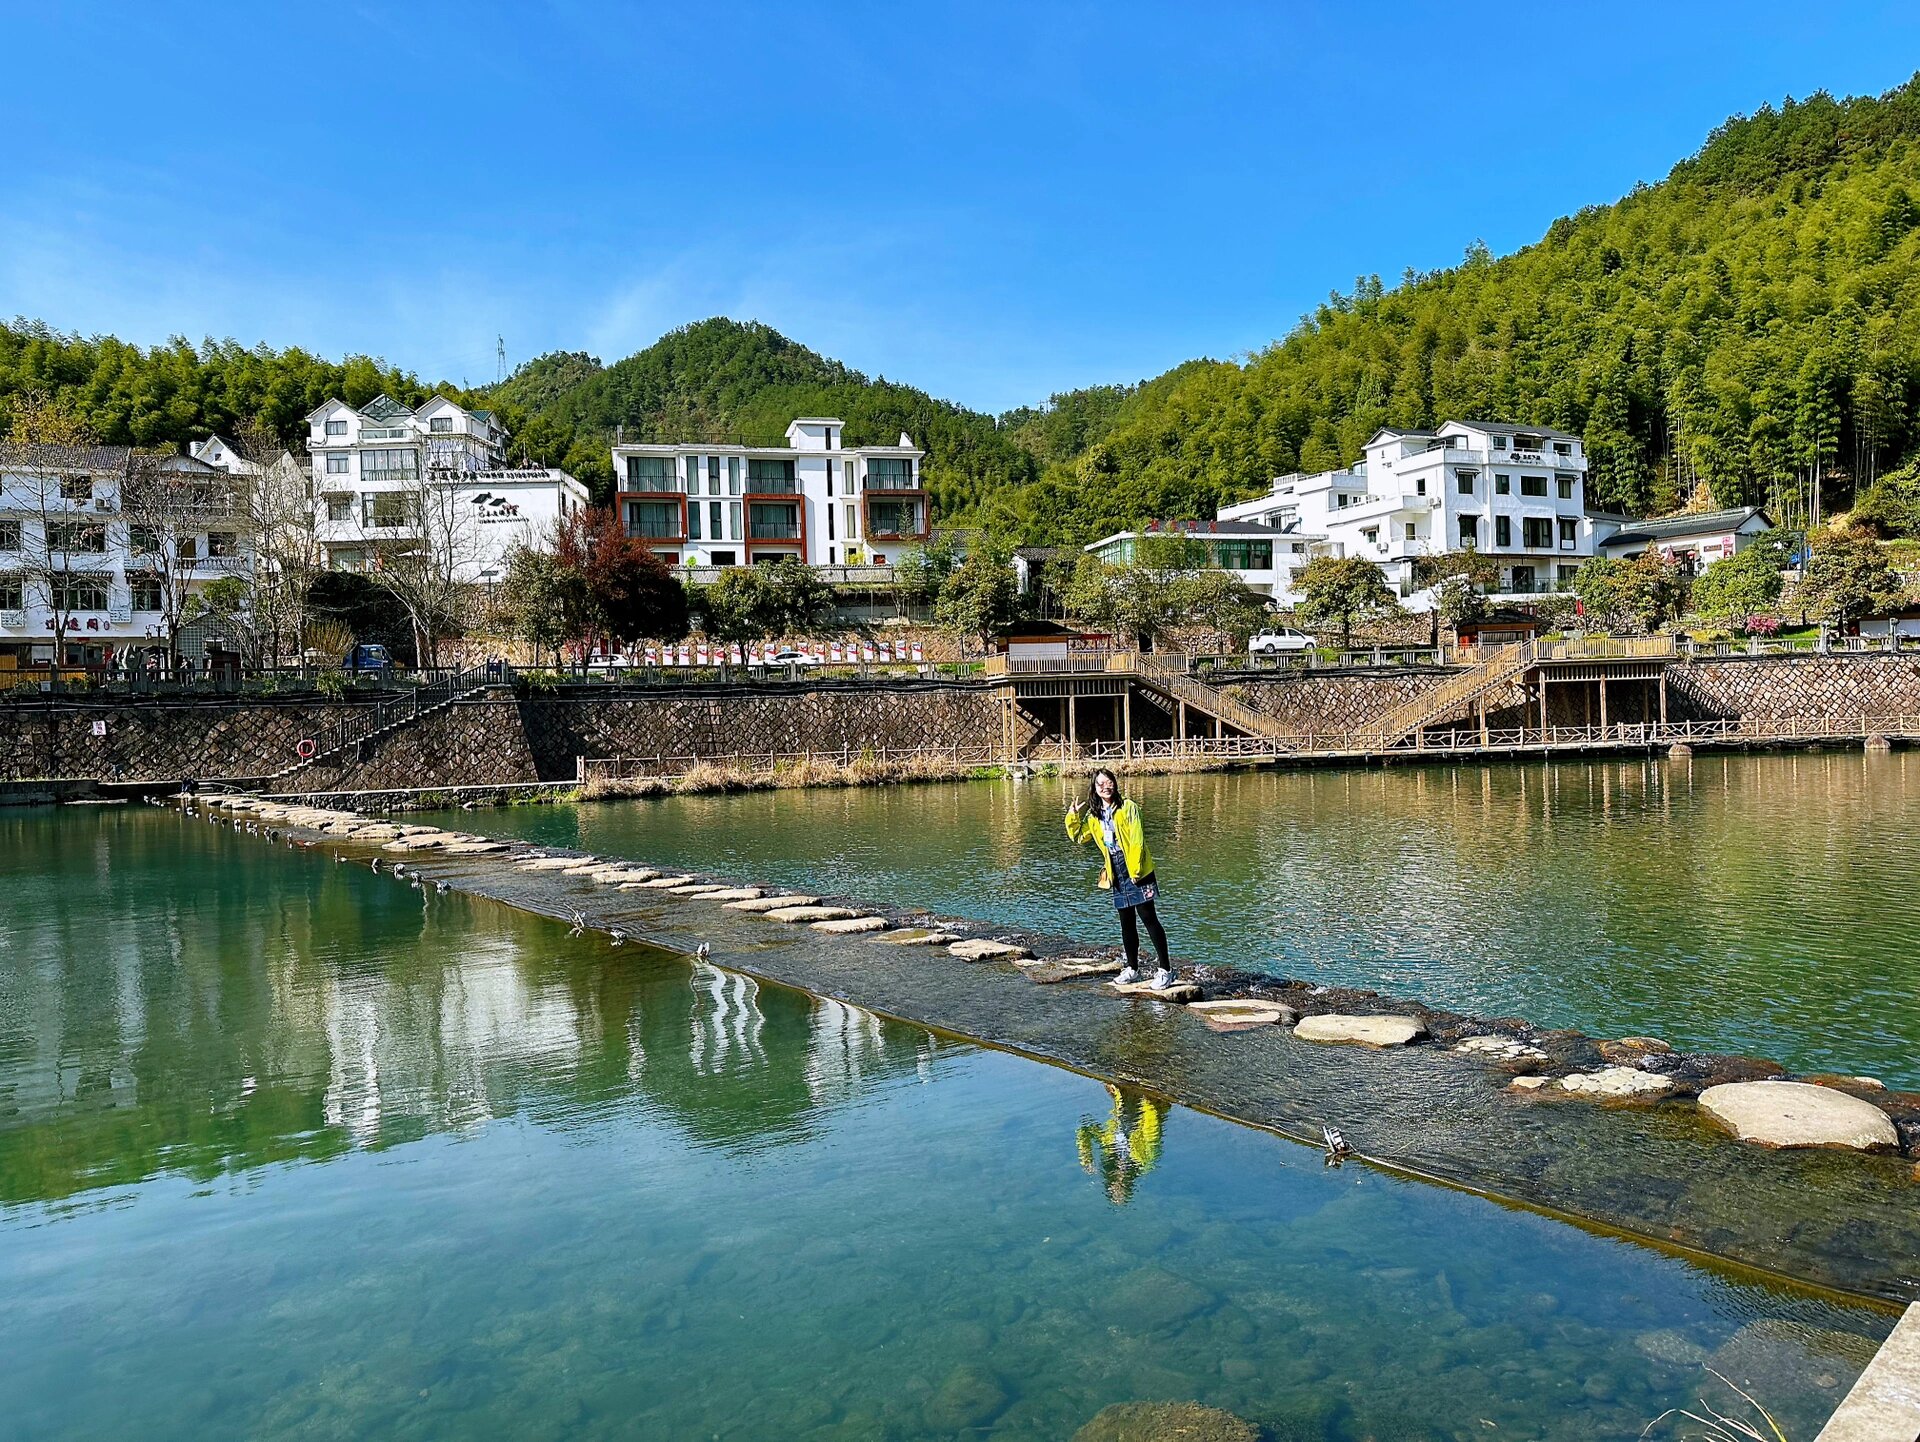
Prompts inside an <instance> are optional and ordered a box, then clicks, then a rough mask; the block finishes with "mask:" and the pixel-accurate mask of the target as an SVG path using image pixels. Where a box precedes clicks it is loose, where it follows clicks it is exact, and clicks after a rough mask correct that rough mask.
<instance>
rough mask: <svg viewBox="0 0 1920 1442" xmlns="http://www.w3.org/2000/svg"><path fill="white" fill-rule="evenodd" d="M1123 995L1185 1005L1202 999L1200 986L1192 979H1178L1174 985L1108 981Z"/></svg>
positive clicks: (1109, 984)
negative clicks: (1147, 997)
mask: <svg viewBox="0 0 1920 1442" xmlns="http://www.w3.org/2000/svg"><path fill="white" fill-rule="evenodd" d="M1107 985H1108V986H1110V987H1112V988H1113V989H1114V990H1115V991H1117V992H1119V993H1120V994H1121V995H1122V996H1150V997H1153V998H1154V999H1155V1000H1157V1001H1171V1002H1177V1003H1179V1004H1181V1005H1183V1006H1184V1005H1185V1004H1186V1003H1188V1002H1194V1001H1198V1000H1200V988H1199V986H1198V985H1197V984H1196V983H1194V982H1191V981H1176V982H1175V983H1174V984H1173V985H1172V986H1155V985H1154V984H1153V983H1152V982H1150V981H1130V982H1128V983H1127V984H1126V985H1125V986H1122V985H1121V984H1120V983H1119V982H1117V981H1110V982H1108V983H1107Z"/></svg>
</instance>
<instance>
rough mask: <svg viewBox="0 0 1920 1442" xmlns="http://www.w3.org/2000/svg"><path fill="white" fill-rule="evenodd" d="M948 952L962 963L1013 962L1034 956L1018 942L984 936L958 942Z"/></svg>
mask: <svg viewBox="0 0 1920 1442" xmlns="http://www.w3.org/2000/svg"><path fill="white" fill-rule="evenodd" d="M947 950H948V951H949V952H950V953H952V954H953V955H954V956H957V957H959V958H960V959H961V960H962V961H1013V960H1015V959H1017V958H1019V957H1023V956H1032V955H1033V953H1032V952H1031V951H1029V950H1028V949H1027V948H1026V947H1024V946H1021V945H1019V944H1018V943H1017V942H1012V941H991V940H989V939H988V938H986V937H984V936H973V937H968V938H967V939H966V940H965V941H956V942H954V943H953V945H951V946H949V947H948V948H947Z"/></svg>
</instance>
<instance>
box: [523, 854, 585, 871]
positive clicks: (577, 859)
mask: <svg viewBox="0 0 1920 1442" xmlns="http://www.w3.org/2000/svg"><path fill="white" fill-rule="evenodd" d="M592 860H593V858H592V857H591V856H536V857H534V858H532V859H531V860H529V861H522V862H520V863H518V865H519V867H520V869H521V870H522V871H565V870H566V869H567V868H568V867H569V866H578V865H580V864H581V863H582V862H583V861H592Z"/></svg>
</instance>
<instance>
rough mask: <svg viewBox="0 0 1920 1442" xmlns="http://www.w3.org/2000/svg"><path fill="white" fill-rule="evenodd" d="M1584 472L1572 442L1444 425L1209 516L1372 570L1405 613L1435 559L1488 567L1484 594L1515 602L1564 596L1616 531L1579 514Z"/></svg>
mask: <svg viewBox="0 0 1920 1442" xmlns="http://www.w3.org/2000/svg"><path fill="white" fill-rule="evenodd" d="M1586 473H1587V458H1586V454H1585V450H1584V448H1583V447H1582V446H1581V444H1580V438H1579V437H1578V436H1573V435H1568V434H1567V433H1566V432H1564V431H1555V430H1548V429H1546V428H1544V427H1541V426H1520V425H1509V424H1506V423H1505V422H1492V421H1449V422H1447V423H1446V424H1445V425H1443V426H1441V427H1440V428H1439V429H1438V430H1435V431H1413V430H1393V429H1387V430H1382V431H1380V432H1379V433H1378V434H1377V435H1375V436H1374V437H1373V439H1372V440H1370V441H1368V442H1367V446H1366V455H1365V458H1364V459H1362V460H1361V461H1360V462H1359V463H1358V464H1356V465H1354V466H1352V467H1350V468H1349V469H1347V470H1341V471H1322V472H1320V473H1319V474H1317V475H1298V474H1296V475H1290V476H1281V477H1280V478H1279V479H1278V480H1276V481H1274V483H1273V487H1272V490H1271V491H1270V492H1269V493H1268V494H1267V495H1265V496H1262V497H1260V498H1259V499H1258V500H1253V501H1243V502H1241V503H1240V504H1238V505H1233V506H1223V507H1221V510H1220V519H1221V520H1223V521H1253V522H1258V523H1261V524H1264V525H1269V526H1273V527H1275V528H1276V529H1278V530H1280V531H1282V532H1288V533H1292V532H1299V533H1301V534H1303V535H1305V536H1306V537H1308V538H1310V545H1311V548H1312V550H1313V552H1314V553H1315V554H1324V555H1333V556H1358V557H1362V558H1364V559H1366V560H1369V561H1372V562H1374V563H1376V564H1377V565H1379V566H1380V567H1381V568H1382V569H1383V570H1385V572H1386V573H1387V580H1388V583H1389V584H1390V585H1391V586H1393V588H1394V589H1395V590H1396V591H1398V592H1399V594H1400V595H1401V597H1402V598H1403V599H1404V600H1405V602H1406V604H1407V605H1408V607H1409V608H1410V609H1413V610H1424V609H1427V608H1428V607H1429V606H1430V605H1431V604H1432V597H1431V592H1424V591H1422V590H1421V589H1420V588H1419V586H1418V584H1417V582H1416V581H1415V578H1414V563H1415V562H1416V561H1417V560H1418V559H1419V558H1421V557H1423V556H1435V555H1439V554H1441V553H1443V552H1446V551H1459V550H1467V549H1472V550H1476V551H1479V552H1480V553H1482V554H1483V555H1485V556H1487V557H1489V558H1491V559H1492V560H1493V561H1495V562H1496V563H1497V564H1498V565H1499V568H1500V578H1499V581H1498V582H1497V584H1496V585H1495V586H1494V587H1493V588H1492V590H1491V592H1490V594H1493V595H1496V596H1499V597H1503V598H1520V597H1525V596H1531V595H1537V594H1540V593H1542V592H1551V591H1566V590H1570V589H1571V588H1572V585H1573V577H1574V573H1575V572H1577V571H1578V570H1579V569H1580V566H1581V565H1582V564H1583V563H1584V562H1585V561H1586V560H1588V559H1589V558H1590V557H1591V556H1592V555H1593V554H1594V550H1595V543H1596V539H1597V535H1603V534H1605V533H1607V532H1608V531H1610V530H1611V529H1612V528H1613V526H1614V525H1615V524H1617V522H1612V521H1609V520H1606V519H1603V518H1596V517H1592V516H1589V515H1588V514H1587V509H1586ZM1275 594H1276V597H1277V598H1279V599H1281V600H1283V601H1284V600H1291V599H1293V598H1292V597H1290V596H1287V595H1285V594H1283V593H1282V592H1280V591H1276V593H1275Z"/></svg>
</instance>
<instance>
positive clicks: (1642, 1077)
mask: <svg viewBox="0 0 1920 1442" xmlns="http://www.w3.org/2000/svg"><path fill="white" fill-rule="evenodd" d="M1560 1090H1562V1091H1567V1092H1572V1093H1573V1094H1574V1095H1575V1096H1595V1097H1612V1098H1616V1099H1624V1098H1630V1097H1653V1096H1659V1095H1660V1094H1661V1093H1663V1092H1670V1091H1672V1090H1673V1079H1672V1078H1671V1077H1664V1076H1660V1075H1659V1074H1657V1073H1655V1072H1650V1071H1641V1070H1640V1069H1639V1068H1638V1067H1631V1066H1603V1067H1601V1068H1600V1069H1599V1070H1597V1071H1577V1072H1573V1073H1571V1074H1569V1075H1567V1076H1563V1077H1561V1078H1560Z"/></svg>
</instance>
